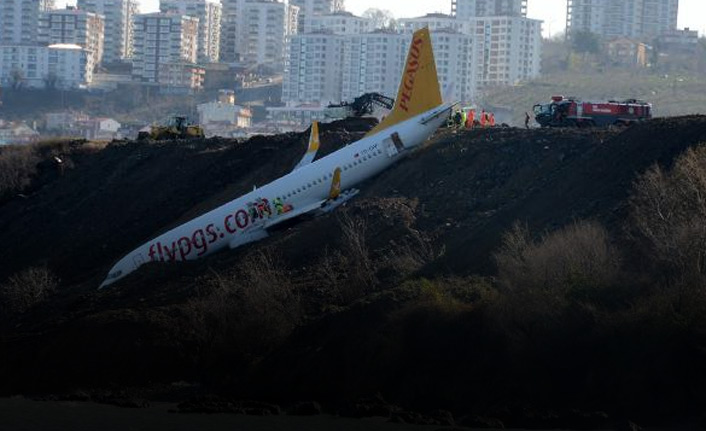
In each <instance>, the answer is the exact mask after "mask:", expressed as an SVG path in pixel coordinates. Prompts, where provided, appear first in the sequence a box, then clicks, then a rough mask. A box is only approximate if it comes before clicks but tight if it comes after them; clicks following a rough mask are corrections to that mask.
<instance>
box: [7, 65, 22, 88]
mask: <svg viewBox="0 0 706 431" xmlns="http://www.w3.org/2000/svg"><path fill="white" fill-rule="evenodd" d="M24 82H25V74H24V72H23V71H22V70H21V69H12V70H11V71H10V86H11V87H12V89H13V90H19V89H20V88H22V87H23V86H24Z"/></svg>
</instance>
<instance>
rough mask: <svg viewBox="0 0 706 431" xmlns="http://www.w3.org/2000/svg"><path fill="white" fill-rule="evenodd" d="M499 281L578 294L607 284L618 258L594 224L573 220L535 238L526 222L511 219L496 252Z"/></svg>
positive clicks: (509, 285) (514, 286)
mask: <svg viewBox="0 0 706 431" xmlns="http://www.w3.org/2000/svg"><path fill="white" fill-rule="evenodd" d="M495 261H496V263H497V265H498V276H499V281H500V283H501V284H502V285H503V286H504V287H506V288H507V289H511V290H512V289H523V290H533V291H546V292H551V293H554V294H563V295H565V294H567V293H572V294H575V293H578V292H580V291H582V290H585V289H595V288H602V287H607V286H609V285H610V284H611V283H612V282H613V281H614V280H615V277H616V276H617V275H618V270H619V267H620V259H619V256H618V252H617V250H616V249H615V248H614V247H613V246H612V245H611V243H610V239H609V236H608V233H607V232H606V230H605V229H604V228H603V227H602V226H600V225H599V224H598V223H594V222H577V223H574V224H571V225H569V226H567V227H565V228H563V229H560V230H558V231H556V232H553V233H550V234H547V235H545V236H543V237H542V238H541V239H540V240H539V241H533V240H532V239H531V235H530V233H529V231H528V229H527V227H526V226H523V225H521V224H519V223H515V225H514V226H513V228H512V229H511V230H510V231H509V232H507V233H506V234H505V235H503V240H502V246H501V248H500V250H499V251H498V252H497V253H495Z"/></svg>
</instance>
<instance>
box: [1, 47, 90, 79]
mask: <svg viewBox="0 0 706 431" xmlns="http://www.w3.org/2000/svg"><path fill="white" fill-rule="evenodd" d="M92 58H93V57H92V54H91V52H90V51H88V50H87V49H85V48H83V47H81V46H78V45H74V44H54V45H50V46H39V45H1V46H0V84H1V85H3V86H22V87H28V88H64V89H71V88H85V87H86V86H88V85H89V84H90V83H91V81H92V79H93V69H94V64H93V63H92V62H91V61H92Z"/></svg>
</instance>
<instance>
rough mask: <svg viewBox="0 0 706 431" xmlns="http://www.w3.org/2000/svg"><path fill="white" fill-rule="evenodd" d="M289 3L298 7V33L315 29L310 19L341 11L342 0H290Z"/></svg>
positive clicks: (342, 8)
mask: <svg viewBox="0 0 706 431" xmlns="http://www.w3.org/2000/svg"><path fill="white" fill-rule="evenodd" d="M289 3H290V4H292V5H294V6H297V7H298V8H299V22H298V27H297V28H298V31H299V32H300V33H302V32H306V31H311V29H315V28H314V27H313V24H312V22H311V20H312V19H313V18H314V17H317V16H321V15H331V14H333V13H337V12H343V11H344V10H345V9H344V5H343V0H290V1H289Z"/></svg>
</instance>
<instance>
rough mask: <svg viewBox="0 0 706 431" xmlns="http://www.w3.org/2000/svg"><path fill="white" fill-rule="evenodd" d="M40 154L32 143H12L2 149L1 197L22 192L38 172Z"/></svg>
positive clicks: (0, 153)
mask: <svg viewBox="0 0 706 431" xmlns="http://www.w3.org/2000/svg"><path fill="white" fill-rule="evenodd" d="M39 160H40V159H39V155H38V154H37V151H36V148H35V147H34V146H31V145H12V146H8V147H5V148H3V149H2V150H0V198H1V197H3V196H7V195H10V194H13V193H19V192H21V191H22V190H23V189H24V188H25V187H27V186H28V185H29V184H30V181H31V179H32V176H34V175H35V174H36V173H37V163H39Z"/></svg>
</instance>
